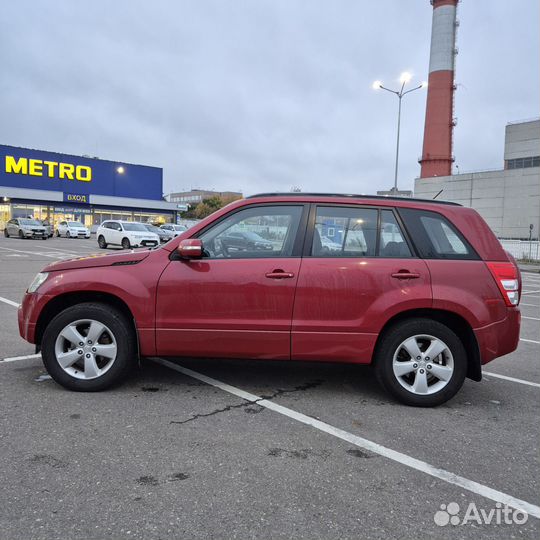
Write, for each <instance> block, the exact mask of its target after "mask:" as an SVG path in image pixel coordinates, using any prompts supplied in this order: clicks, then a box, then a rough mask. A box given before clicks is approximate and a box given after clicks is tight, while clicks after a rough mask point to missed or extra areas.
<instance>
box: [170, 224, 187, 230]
mask: <svg viewBox="0 0 540 540" xmlns="http://www.w3.org/2000/svg"><path fill="white" fill-rule="evenodd" d="M173 227H174V230H175V231H185V230H187V229H186V227H184V226H183V225H173Z"/></svg>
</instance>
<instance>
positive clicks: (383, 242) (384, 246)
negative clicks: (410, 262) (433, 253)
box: [379, 210, 412, 258]
mask: <svg viewBox="0 0 540 540" xmlns="http://www.w3.org/2000/svg"><path fill="white" fill-rule="evenodd" d="M379 256H380V257H402V258H406V257H411V256H412V254H411V250H410V249H409V246H408V245H407V242H406V241H405V238H404V237H403V233H402V232H401V229H400V228H399V224H398V222H397V221H396V217H395V216H394V213H393V212H392V210H381V230H380V237H379Z"/></svg>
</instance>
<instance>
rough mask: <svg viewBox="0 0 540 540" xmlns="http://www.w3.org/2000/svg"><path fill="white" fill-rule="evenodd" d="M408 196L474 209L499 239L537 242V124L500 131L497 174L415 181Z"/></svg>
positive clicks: (539, 134)
mask: <svg viewBox="0 0 540 540" xmlns="http://www.w3.org/2000/svg"><path fill="white" fill-rule="evenodd" d="M414 194H415V196H416V197H422V198H426V199H432V198H433V197H435V196H436V195H437V194H439V195H438V196H437V199H439V200H445V201H453V202H457V203H459V204H462V205H464V206H470V207H472V208H474V209H475V210H477V211H478V212H479V213H480V215H481V216H482V217H483V218H484V219H485V220H486V221H487V223H488V224H489V226H490V227H491V229H492V230H493V231H494V232H495V234H496V235H497V236H498V237H499V238H509V239H510V238H511V239H522V240H528V239H529V234H530V235H531V237H532V238H533V239H538V236H539V235H538V233H539V228H540V120H530V121H525V122H516V123H510V124H508V125H507V126H506V133H505V144H504V166H503V167H501V169H498V170H486V171H480V172H472V173H463V174H454V175H447V176H434V177H430V178H429V177H426V178H417V179H416V180H415V187H414ZM531 225H532V229H531Z"/></svg>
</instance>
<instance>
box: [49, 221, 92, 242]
mask: <svg viewBox="0 0 540 540" xmlns="http://www.w3.org/2000/svg"><path fill="white" fill-rule="evenodd" d="M56 236H65V237H66V238H90V229H89V228H88V227H85V226H84V225H83V224H82V223H81V222H80V221H61V222H60V223H59V224H58V227H56Z"/></svg>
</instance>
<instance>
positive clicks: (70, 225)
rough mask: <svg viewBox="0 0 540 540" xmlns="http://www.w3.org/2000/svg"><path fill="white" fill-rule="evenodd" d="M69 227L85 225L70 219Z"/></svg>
mask: <svg viewBox="0 0 540 540" xmlns="http://www.w3.org/2000/svg"><path fill="white" fill-rule="evenodd" d="M68 226H69V227H84V225H83V224H82V223H81V222H80V221H68Z"/></svg>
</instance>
